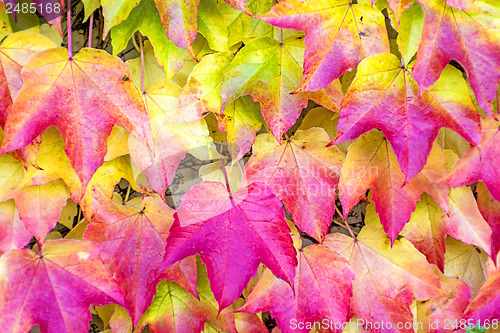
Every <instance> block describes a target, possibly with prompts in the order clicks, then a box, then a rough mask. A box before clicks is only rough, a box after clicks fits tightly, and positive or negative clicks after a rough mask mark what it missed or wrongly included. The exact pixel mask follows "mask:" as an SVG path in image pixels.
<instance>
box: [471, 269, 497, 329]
mask: <svg viewBox="0 0 500 333" xmlns="http://www.w3.org/2000/svg"><path fill="white" fill-rule="evenodd" d="M499 284H500V270H498V269H495V270H494V271H493V272H492V273H491V274H488V279H487V280H486V282H485V283H484V284H483V285H482V286H481V288H480V289H479V292H478V294H477V295H476V297H474V299H473V300H472V301H471V303H470V304H469V306H468V307H467V309H466V310H465V312H464V318H465V319H472V320H473V321H474V322H480V323H486V322H487V321H488V322H490V323H491V320H492V319H496V320H498V318H500V306H499V302H500V292H499V290H500V287H499Z"/></svg>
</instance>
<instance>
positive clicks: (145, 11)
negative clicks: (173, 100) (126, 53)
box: [111, 0, 187, 80]
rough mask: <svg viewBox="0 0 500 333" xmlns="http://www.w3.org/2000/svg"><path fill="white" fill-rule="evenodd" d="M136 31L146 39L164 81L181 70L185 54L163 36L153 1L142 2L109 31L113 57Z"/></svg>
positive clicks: (125, 45) (124, 46) (144, 0)
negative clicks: (162, 73) (151, 48)
mask: <svg viewBox="0 0 500 333" xmlns="http://www.w3.org/2000/svg"><path fill="white" fill-rule="evenodd" d="M136 31H139V32H140V33H141V34H143V35H145V36H147V37H148V39H149V41H150V42H151V45H152V46H153V49H154V51H155V55H156V56H157V58H158V62H159V63H160V65H161V66H162V68H163V69H164V70H165V72H166V74H167V77H166V79H167V80H169V79H170V78H171V77H172V76H173V75H174V74H175V73H176V72H177V71H179V70H180V69H181V68H182V65H183V64H184V60H185V58H186V56H187V54H186V51H184V50H183V49H181V48H179V47H177V46H175V44H174V43H173V42H172V41H171V40H170V39H168V37H167V36H165V32H164V31H163V27H162V25H161V21H160V15H159V14H158V11H157V10H156V7H155V4H154V2H153V0H142V1H141V3H140V4H139V5H138V6H136V7H135V8H133V9H132V10H131V11H130V15H129V16H128V17H127V18H126V19H124V20H122V21H120V24H118V25H116V26H114V27H113V29H111V45H113V54H114V55H117V54H118V53H119V52H120V51H122V50H123V49H125V48H126V47H127V44H128V42H129V40H130V38H132V37H133V36H134V33H135V32H136ZM134 38H135V37H134Z"/></svg>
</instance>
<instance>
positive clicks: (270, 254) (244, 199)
mask: <svg viewBox="0 0 500 333" xmlns="http://www.w3.org/2000/svg"><path fill="white" fill-rule="evenodd" d="M288 231H289V228H288V225H287V224H286V221H285V219H284V212H283V209H282V208H281V203H280V201H279V200H278V198H277V197H276V196H274V194H272V190H271V189H270V188H269V187H268V186H267V185H265V184H263V183H252V184H250V185H248V186H247V187H242V188H240V189H239V190H238V191H236V192H235V193H234V194H231V193H230V192H229V191H228V189H227V188H226V187H225V186H224V185H223V184H221V183H217V182H209V181H205V182H202V183H201V184H199V185H195V186H193V187H192V188H191V190H189V191H188V192H187V193H186V194H185V195H184V197H183V200H182V203H181V205H180V206H179V209H178V211H177V213H176V214H175V222H174V224H173V226H172V228H171V230H170V234H169V236H168V239H167V247H166V254H165V262H164V264H163V266H162V267H168V266H169V265H171V264H173V263H175V262H176V261H179V260H181V259H183V258H185V257H188V256H191V255H194V254H196V253H198V254H200V256H201V259H202V261H203V262H204V263H205V264H206V265H207V272H208V278H209V280H210V284H211V288H212V291H213V293H214V295H215V298H216V300H217V302H218V303H219V309H220V310H222V309H224V308H226V307H227V306H228V305H230V304H231V303H232V302H233V301H234V300H236V299H237V298H238V297H239V296H240V295H241V292H242V291H243V290H244V289H245V287H246V285H247V283H248V281H249V280H250V279H251V278H252V277H253V276H254V275H255V273H256V272H257V267H258V264H259V263H263V264H264V265H266V266H267V267H269V268H270V269H271V271H272V272H273V274H275V275H276V276H277V277H279V278H280V279H283V280H285V281H286V282H287V283H288V284H290V285H291V284H292V283H293V278H294V275H295V274H294V273H295V266H296V265H297V261H296V260H297V259H296V257H295V250H294V248H293V245H292V240H291V238H290V236H289V235H288Z"/></svg>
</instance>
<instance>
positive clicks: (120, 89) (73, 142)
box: [1, 48, 151, 188]
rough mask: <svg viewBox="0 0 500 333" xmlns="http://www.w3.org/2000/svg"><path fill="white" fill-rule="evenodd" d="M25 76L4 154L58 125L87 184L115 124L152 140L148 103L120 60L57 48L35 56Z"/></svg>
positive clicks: (100, 53) (8, 126)
mask: <svg viewBox="0 0 500 333" xmlns="http://www.w3.org/2000/svg"><path fill="white" fill-rule="evenodd" d="M21 75H22V78H23V83H24V85H23V87H22V88H21V90H20V91H19V94H18V96H17V98H16V101H15V103H14V104H13V106H12V109H11V111H10V112H9V116H8V118H7V122H6V125H5V139H4V142H3V143H2V146H1V148H2V149H1V152H7V151H11V150H14V149H18V148H22V147H24V146H26V145H27V144H29V143H30V142H31V141H33V139H35V138H36V137H37V136H38V135H40V134H41V133H42V131H44V130H45V129H46V128H48V127H49V126H51V125H54V126H55V127H57V128H58V130H59V131H60V132H61V134H62V136H63V138H64V140H65V142H66V147H65V151H66V153H67V155H68V157H69V158H70V161H71V164H72V166H73V168H74V169H75V170H76V172H77V174H78V176H79V178H80V180H81V181H82V183H83V188H86V187H87V184H88V182H89V181H90V179H91V177H92V175H93V174H94V172H95V171H96V170H97V169H98V168H99V166H101V164H102V163H103V160H104V155H105V154H106V146H107V142H106V139H107V137H108V135H109V134H110V133H111V130H112V128H113V125H114V124H119V125H121V126H123V127H125V128H126V129H127V130H129V131H130V132H134V131H135V132H134V133H135V134H136V135H137V136H138V139H139V140H144V141H145V142H147V143H148V144H150V143H151V139H150V136H149V120H148V117H147V114H146V113H145V110H144V104H143V103H142V101H141V99H140V95H139V93H138V91H137V90H136V89H135V87H134V85H133V84H132V82H131V81H130V78H129V75H128V71H127V69H126V67H125V64H123V63H122V62H121V60H119V59H118V58H115V57H112V56H110V55H109V54H107V53H106V52H104V51H99V50H93V49H82V50H81V51H80V52H79V53H78V54H76V55H75V56H74V57H72V58H68V54H67V50H66V49H64V48H55V49H50V50H47V51H43V52H39V53H37V54H36V55H34V56H32V57H31V58H30V59H29V60H28V62H27V63H26V64H25V66H24V67H23V70H22V71H21ZM40 78H43V79H40ZM35 101H36V103H35Z"/></svg>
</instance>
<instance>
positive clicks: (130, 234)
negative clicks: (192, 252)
mask: <svg viewBox="0 0 500 333" xmlns="http://www.w3.org/2000/svg"><path fill="white" fill-rule="evenodd" d="M173 214H174V210H173V209H172V208H170V207H168V206H167V205H165V204H164V203H162V202H159V201H157V200H155V199H153V198H145V199H144V200H143V202H142V203H141V207H140V208H137V209H136V208H131V207H126V206H123V205H118V204H109V205H106V206H102V207H101V208H100V209H99V211H98V212H97V214H96V215H95V217H94V219H93V220H92V222H91V223H90V224H89V226H88V227H87V230H86V231H85V235H84V238H85V239H88V240H91V241H94V242H98V243H100V244H101V245H102V246H103V247H104V251H103V253H102V254H101V258H102V260H103V262H104V263H105V265H106V267H107V269H108V270H109V271H110V272H111V273H113V275H114V277H115V278H116V280H117V281H118V283H119V284H120V287H121V288H122V290H123V294H124V297H125V305H126V306H127V308H128V310H129V313H130V314H131V317H132V322H133V324H134V326H135V325H137V322H138V321H139V319H140V318H141V316H142V314H143V313H144V312H145V311H146V309H147V308H148V306H149V305H150V304H151V301H152V299H153V296H154V293H155V291H156V285H157V284H158V283H159V282H160V280H161V275H160V265H161V263H162V260H163V255H164V253H165V241H166V238H167V235H168V229H170V227H171V226H172V223H173ZM177 266H178V265H177ZM195 267H196V263H195ZM194 279H195V280H194V285H195V286H196V275H194Z"/></svg>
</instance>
